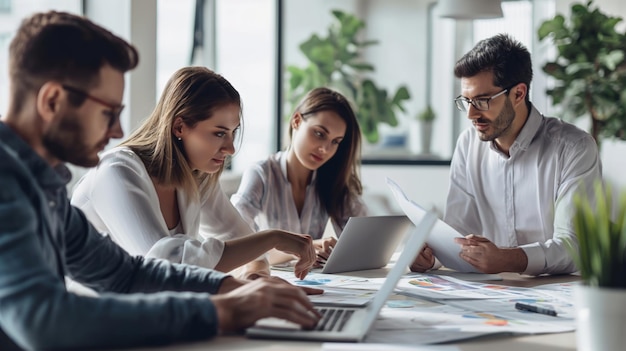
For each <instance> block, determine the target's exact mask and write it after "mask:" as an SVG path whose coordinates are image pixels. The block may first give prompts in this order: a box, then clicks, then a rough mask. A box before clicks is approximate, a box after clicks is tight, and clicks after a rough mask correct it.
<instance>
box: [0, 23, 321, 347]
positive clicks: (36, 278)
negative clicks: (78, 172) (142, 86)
mask: <svg viewBox="0 0 626 351" xmlns="http://www.w3.org/2000/svg"><path fill="white" fill-rule="evenodd" d="M137 63H138V55H137V51H136V50H135V48H134V47H132V46H131V45H130V44H128V43H127V42H125V41H124V40H122V39H120V38H118V37H116V36H115V35H113V34H112V33H110V32H108V31H106V30H105V29H103V28H101V27H99V26H97V25H95V24H93V23H92V22H90V21H89V20H87V19H85V18H83V17H79V16H75V15H71V14H67V13H60V12H48V13H40V14H35V15H33V16H32V17H30V18H27V19H25V20H24V21H23V22H22V24H21V26H20V28H19V29H18V31H17V33H16V36H15V38H14V39H13V40H12V42H11V45H10V48H9V75H10V80H11V86H10V99H9V101H10V104H9V109H8V112H7V114H6V115H4V116H3V118H2V119H1V120H0V349H1V350H3V351H7V350H14V349H17V348H26V349H45V350H49V349H76V350H85V349H94V348H118V347H132V346H146V345H152V344H162V343H167V342H173V341H189V340H199V339H206V338H209V337H212V336H214V335H216V334H217V333H218V332H226V333H228V332H232V331H236V330H239V329H241V328H244V327H247V326H250V325H252V324H253V323H254V322H255V321H256V320H258V319H259V318H263V317H267V316H274V317H279V318H284V319H287V320H291V321H293V322H295V323H298V324H302V325H304V326H307V327H312V326H313V325H314V324H315V323H316V322H317V320H318V314H317V313H316V312H313V306H312V304H311V302H310V301H309V300H308V299H307V297H306V295H305V293H304V290H303V289H300V288H297V287H294V286H291V285H288V284H286V283H284V282H283V283H278V284H277V283H276V282H275V281H274V282H273V281H271V280H270V279H259V280H257V281H254V282H252V283H248V282H244V281H240V280H237V279H235V278H233V277H230V276H227V275H224V274H222V273H219V272H215V271H212V270H207V269H202V268H198V267H191V266H185V265H175V264H170V263H168V262H165V261H160V260H150V259H144V258H142V257H131V256H129V255H128V254H126V252H125V251H124V250H123V249H121V248H120V247H118V246H117V245H115V244H114V243H113V242H112V241H111V240H110V239H109V238H108V237H106V236H102V235H100V234H99V233H97V232H96V230H95V229H94V227H93V226H92V225H90V224H89V222H88V221H87V219H86V218H85V215H84V214H83V213H82V212H81V211H80V210H78V209H76V208H74V207H72V206H70V204H69V201H68V199H67V193H66V190H65V186H66V184H67V182H68V181H69V177H70V175H69V171H68V169H67V168H66V167H65V166H64V163H65V162H70V163H73V164H76V165H78V166H83V167H90V166H95V165H96V164H97V163H98V160H99V159H98V152H99V151H101V150H102V149H104V147H105V146H106V144H107V143H108V141H109V139H111V138H121V137H122V136H123V132H122V128H121V125H120V120H119V115H120V112H121V111H122V108H123V105H122V104H121V101H122V95H123V91H124V73H125V72H127V71H129V70H131V69H133V68H134V67H135V66H136V65H137ZM64 276H69V277H70V278H72V279H74V280H76V281H78V282H80V283H83V284H85V285H87V286H88V287H91V288H93V289H95V290H96V291H98V292H100V293H101V295H100V296H98V297H92V296H89V297H88V296H80V295H76V294H73V293H71V292H68V291H67V289H66V287H65V284H64ZM157 291H163V292H160V293H156V292H157ZM177 291H188V292H184V293H183V292H177ZM309 291H310V292H312V291H313V290H309ZM135 292H138V293H147V294H132V293H135ZM316 292H320V291H319V290H316ZM222 293H224V294H222ZM211 294H216V295H211Z"/></svg>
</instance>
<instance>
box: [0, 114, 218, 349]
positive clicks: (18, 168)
mask: <svg viewBox="0 0 626 351" xmlns="http://www.w3.org/2000/svg"><path fill="white" fill-rule="evenodd" d="M69 178H70V173H69V171H68V169H67V168H66V167H65V166H59V167H57V168H56V169H53V168H51V167H50V165H49V164H48V163H46V162H45V161H44V160H43V159H42V158H41V157H39V156H38V155H37V154H36V153H35V152H34V150H33V149H32V148H31V147H30V146H29V145H28V144H26V143H25V142H24V141H23V140H22V139H21V138H20V137H19V136H18V135H17V134H15V133H14V132H13V131H12V130H11V129H10V128H9V127H8V126H7V125H5V124H4V123H1V122H0V349H2V350H5V349H9V348H11V346H9V345H6V343H8V342H10V340H12V342H14V343H15V344H17V345H18V346H19V347H22V348H26V349H47V350H48V349H61V348H63V349H67V348H73V349H87V348H90V349H92V348H105V347H106V348H113V347H134V346H146V345H155V344H164V343H169V342H174V341H190V340H199V339H207V338H210V337H212V336H214V335H215V334H216V333H217V330H218V328H217V315H216V311H215V307H214V306H213V304H212V302H211V301H210V300H209V296H210V295H209V294H212V293H215V292H216V291H217V290H218V288H219V286H220V284H221V282H222V280H223V279H224V278H225V277H226V276H225V275H224V274H222V273H219V272H215V271H212V270H209V269H202V268H198V267H192V266H186V265H176V264H170V263H168V262H165V261H161V260H150V259H144V258H142V257H131V256H129V255H128V254H126V252H125V251H124V250H122V249H121V248H120V247H118V246H117V245H116V244H114V243H113V242H112V241H111V240H110V239H109V238H108V237H106V236H102V235H100V234H99V233H98V232H97V231H96V230H95V229H94V228H93V226H92V225H91V224H90V223H89V222H88V221H87V219H86V218H85V216H84V215H83V213H82V212H81V211H80V210H78V209H77V208H75V207H73V206H71V205H70V204H69V201H68V200H67V193H66V190H65V185H66V184H67V182H68V181H69ZM64 276H69V277H71V278H72V279H74V280H76V281H78V282H80V283H82V284H84V285H86V286H88V287H90V288H92V289H94V290H96V291H98V292H99V293H100V296H99V297H97V298H94V297H87V296H80V295H75V294H72V293H70V292H68V291H67V290H66V287H65V283H64ZM179 291H187V292H179ZM134 293H135V294H134ZM136 293H148V294H136ZM6 336H8V339H7V338H6ZM14 346H15V345H14Z"/></svg>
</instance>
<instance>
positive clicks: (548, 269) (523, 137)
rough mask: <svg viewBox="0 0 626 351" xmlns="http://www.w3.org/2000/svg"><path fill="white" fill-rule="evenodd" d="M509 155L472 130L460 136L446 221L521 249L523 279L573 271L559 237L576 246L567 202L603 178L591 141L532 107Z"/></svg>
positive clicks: (570, 126) (451, 178)
mask: <svg viewBox="0 0 626 351" xmlns="http://www.w3.org/2000/svg"><path fill="white" fill-rule="evenodd" d="M509 153H510V156H507V155H506V154H504V153H502V152H501V151H499V150H498V149H497V147H495V145H494V143H493V142H484V141H481V140H480V139H479V138H478V136H477V132H476V130H475V129H474V128H473V127H472V128H469V129H467V130H466V131H464V132H463V133H462V134H461V136H460V137H459V139H458V141H457V145H456V150H455V152H454V156H453V158H452V164H451V170H450V191H449V193H448V199H447V203H446V211H445V216H444V220H445V221H446V222H447V223H448V224H450V225H451V226H452V227H454V228H456V229H457V230H458V231H459V232H461V233H462V234H464V235H467V234H478V235H483V236H485V237H486V238H488V239H489V240H491V241H492V242H493V243H494V244H496V245H497V246H498V247H520V248H522V249H523V250H524V252H525V253H526V255H527V256H528V265H527V267H526V271H525V272H524V273H526V274H533V275H538V274H542V273H553V274H558V273H571V272H574V271H576V267H575V265H574V263H573V261H572V258H571V256H570V254H569V252H568V251H567V248H566V244H565V242H564V240H563V239H565V238H569V239H571V240H573V241H574V243H576V238H575V234H574V228H573V219H572V217H573V201H572V199H573V195H574V194H575V193H576V191H577V189H578V187H579V185H583V186H585V187H586V189H587V193H588V196H592V194H591V189H592V188H593V184H594V182H596V181H600V180H601V177H602V175H601V164H600V159H599V156H598V149H597V146H596V144H595V142H594V140H593V138H592V137H591V136H590V135H589V134H588V133H585V132H584V131H582V130H580V129H578V128H576V127H575V126H573V125H571V124H568V123H565V122H563V121H561V120H559V119H556V118H547V117H544V116H542V115H541V114H540V113H539V112H538V111H537V110H536V109H535V108H534V107H532V109H531V113H530V115H529V116H528V120H527V121H526V124H525V125H524V127H523V128H522V130H521V131H520V134H519V135H518V137H517V139H516V140H515V142H514V143H513V145H512V146H511V148H510V150H509ZM590 199H591V200H592V201H593V199H592V198H590Z"/></svg>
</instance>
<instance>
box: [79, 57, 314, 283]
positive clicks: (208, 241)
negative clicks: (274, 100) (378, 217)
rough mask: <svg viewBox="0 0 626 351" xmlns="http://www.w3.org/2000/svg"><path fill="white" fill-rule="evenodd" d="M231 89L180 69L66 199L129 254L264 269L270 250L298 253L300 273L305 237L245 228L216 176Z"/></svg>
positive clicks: (228, 132) (229, 140)
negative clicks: (148, 110)
mask: <svg viewBox="0 0 626 351" xmlns="http://www.w3.org/2000/svg"><path fill="white" fill-rule="evenodd" d="M241 122H242V118H241V99H240V96H239V93H238V92H237V91H236V90H235V89H234V88H233V87H232V85H231V84H230V83H229V82H228V81H227V80H226V79H224V78H223V77H222V76H220V75H218V74H216V73H214V72H212V71H211V70H209V69H207V68H203V67H186V68H182V69H180V70H178V71H177V72H176V73H174V75H173V76H172V77H171V78H170V80H169V82H168V83H167V85H166V87H165V90H164V92H163V94H162V95H161V98H160V99H159V102H158V104H157V106H156V108H155V109H154V111H153V112H152V114H151V115H150V116H149V117H148V119H147V120H145V121H144V123H143V124H142V125H141V126H140V127H139V128H138V129H137V130H136V131H135V132H134V133H133V134H132V135H131V136H130V137H129V138H128V139H127V140H126V141H124V142H123V143H121V144H120V146H118V147H117V148H114V149H112V150H110V151H108V152H106V153H104V154H103V155H102V157H101V162H100V164H99V165H98V167H97V168H94V169H92V170H90V171H89V172H88V173H87V175H86V176H85V177H83V179H82V180H81V181H80V183H79V184H78V185H77V186H76V188H75V190H74V193H73V196H72V203H73V204H74V205H75V206H77V207H79V208H81V209H82V210H83V211H84V212H85V214H86V215H87V217H88V219H89V220H90V221H91V222H92V223H93V224H94V225H95V226H96V228H97V229H98V230H99V231H101V232H107V233H109V234H110V235H111V236H112V238H113V240H114V241H116V242H117V243H118V244H119V245H120V246H122V247H123V248H124V249H126V250H127V251H128V252H129V253H130V254H133V255H146V256H151V257H159V258H165V259H167V260H170V261H173V262H179V263H187V264H193V265H198V266H202V267H208V268H215V269H217V270H220V271H230V270H232V269H234V268H237V267H239V266H241V265H244V264H247V263H249V262H250V263H249V264H247V266H246V269H245V272H244V273H243V274H244V276H245V277H247V278H255V277H258V276H264V275H268V274H269V267H268V264H267V260H266V259H265V258H264V256H262V255H264V253H265V252H266V251H268V250H270V249H273V248H275V249H277V250H279V251H282V252H285V253H289V254H295V255H296V256H298V257H299V262H298V266H297V269H296V275H297V276H298V277H300V278H303V277H304V276H305V275H306V273H307V272H308V268H309V267H310V266H311V265H312V264H313V263H314V261H315V251H314V249H313V246H312V243H311V237H310V236H308V235H302V234H295V233H290V232H286V231H282V230H265V231H261V232H258V233H253V231H252V229H251V228H250V226H249V225H248V224H247V223H246V222H245V221H244V220H243V219H242V218H241V216H240V215H239V213H238V212H237V210H236V209H235V208H234V207H233V206H232V205H231V204H230V202H229V201H228V198H227V197H226V195H225V194H224V192H223V191H222V190H221V188H220V186H219V182H218V178H219V175H220V173H221V172H222V170H223V169H224V163H225V162H226V159H227V157H228V156H230V155H232V154H233V153H234V152H235V148H234V140H235V139H236V134H237V133H238V132H239V130H240V127H241Z"/></svg>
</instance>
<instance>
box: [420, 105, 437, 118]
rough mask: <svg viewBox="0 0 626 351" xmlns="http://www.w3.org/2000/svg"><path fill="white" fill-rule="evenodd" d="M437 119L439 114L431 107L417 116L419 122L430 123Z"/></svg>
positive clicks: (427, 107)
mask: <svg viewBox="0 0 626 351" xmlns="http://www.w3.org/2000/svg"><path fill="white" fill-rule="evenodd" d="M435 118H437V114H436V113H435V110H433V108H432V107H431V106H430V105H428V106H426V108H425V109H424V110H423V111H422V112H420V113H418V114H417V120H418V121H424V122H430V121H433V120H435Z"/></svg>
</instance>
